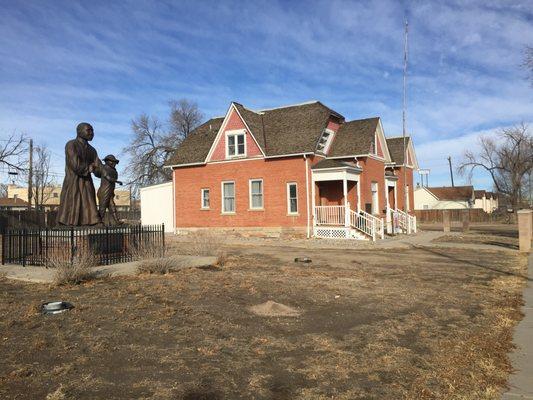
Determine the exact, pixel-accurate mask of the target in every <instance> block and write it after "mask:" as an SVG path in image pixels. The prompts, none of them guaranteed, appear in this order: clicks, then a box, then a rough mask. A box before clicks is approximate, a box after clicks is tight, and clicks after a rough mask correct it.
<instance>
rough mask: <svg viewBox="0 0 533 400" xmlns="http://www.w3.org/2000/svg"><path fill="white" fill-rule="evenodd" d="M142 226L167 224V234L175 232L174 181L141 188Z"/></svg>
mask: <svg viewBox="0 0 533 400" xmlns="http://www.w3.org/2000/svg"><path fill="white" fill-rule="evenodd" d="M140 192H141V224H143V225H159V224H165V232H173V231H174V212H173V211H174V205H173V202H172V194H173V190H172V181H170V182H165V183H161V184H159V185H152V186H145V187H143V188H141V190H140Z"/></svg>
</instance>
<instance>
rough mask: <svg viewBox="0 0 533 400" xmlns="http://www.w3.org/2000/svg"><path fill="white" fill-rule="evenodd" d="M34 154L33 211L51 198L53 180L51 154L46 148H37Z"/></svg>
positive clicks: (42, 146) (43, 146)
mask: <svg viewBox="0 0 533 400" xmlns="http://www.w3.org/2000/svg"><path fill="white" fill-rule="evenodd" d="M34 152H35V156H34V162H33V185H32V188H33V189H32V192H33V195H32V197H33V199H34V204H35V209H36V210H40V209H41V208H42V206H43V205H44V204H46V202H47V201H48V200H49V199H50V197H51V196H52V193H53V185H54V180H53V177H52V176H51V175H50V159H51V153H50V150H49V149H48V147H46V146H45V145H41V146H37V147H35V149H34Z"/></svg>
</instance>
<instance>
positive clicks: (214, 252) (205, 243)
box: [180, 231, 225, 256]
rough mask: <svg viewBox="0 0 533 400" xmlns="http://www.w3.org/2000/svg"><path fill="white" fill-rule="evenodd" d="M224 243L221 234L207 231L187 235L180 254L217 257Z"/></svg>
mask: <svg viewBox="0 0 533 400" xmlns="http://www.w3.org/2000/svg"><path fill="white" fill-rule="evenodd" d="M224 243H225V237H224V235H222V234H216V233H212V232H208V231H202V232H194V233H190V234H189V235H187V240H186V242H184V243H183V244H182V246H181V248H180V252H182V253H183V254H188V255H192V256H219V255H220V254H221V248H222V246H223V245H224Z"/></svg>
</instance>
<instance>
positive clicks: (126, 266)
mask: <svg viewBox="0 0 533 400" xmlns="http://www.w3.org/2000/svg"><path fill="white" fill-rule="evenodd" d="M172 258H173V259H174V260H175V261H176V264H177V265H178V266H179V267H180V268H195V267H201V266H204V265H212V264H214V263H215V262H216V261H217V257H211V256H173V257H172ZM137 266H138V262H137V261H132V262H127V263H120V264H113V265H102V266H99V267H94V268H93V270H95V271H97V272H98V274H99V275H101V276H124V275H135V274H136V273H137ZM54 271H55V270H54V269H53V268H46V267H30V266H27V267H23V266H22V265H16V264H6V265H2V266H0V273H3V274H5V276H6V278H8V279H14V280H17V281H24V282H31V283H52V282H53V281H54Z"/></svg>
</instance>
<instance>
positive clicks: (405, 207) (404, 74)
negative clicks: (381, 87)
mask: <svg viewBox="0 0 533 400" xmlns="http://www.w3.org/2000/svg"><path fill="white" fill-rule="evenodd" d="M407 29H408V24H407V18H406V19H405V37H404V46H403V111H402V137H403V211H404V212H407V211H408V210H407V196H409V194H408V193H407V146H406V137H405V135H406V130H407V129H406V121H405V113H406V108H407Z"/></svg>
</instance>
